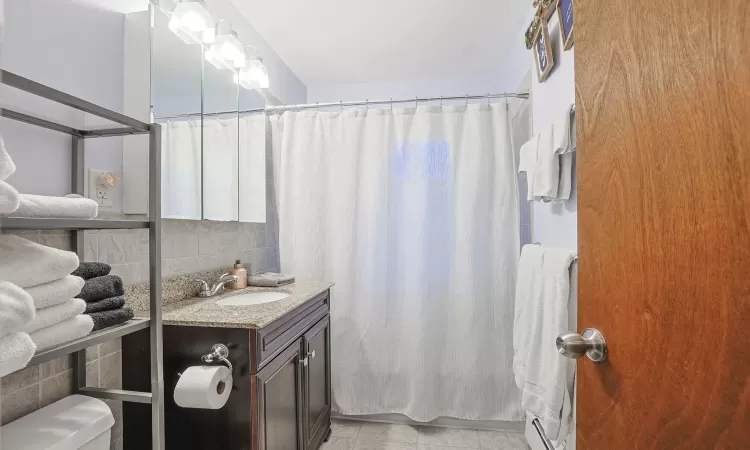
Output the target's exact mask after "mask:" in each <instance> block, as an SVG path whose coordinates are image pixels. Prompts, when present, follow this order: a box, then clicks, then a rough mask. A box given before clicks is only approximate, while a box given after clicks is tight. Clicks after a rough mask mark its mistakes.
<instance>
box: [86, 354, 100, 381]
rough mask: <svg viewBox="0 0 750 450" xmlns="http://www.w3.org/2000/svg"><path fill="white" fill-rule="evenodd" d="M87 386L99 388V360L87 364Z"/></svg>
mask: <svg viewBox="0 0 750 450" xmlns="http://www.w3.org/2000/svg"><path fill="white" fill-rule="evenodd" d="M86 386H88V387H99V360H98V359H97V360H96V361H93V362H90V363H88V364H86Z"/></svg>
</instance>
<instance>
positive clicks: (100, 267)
mask: <svg viewBox="0 0 750 450" xmlns="http://www.w3.org/2000/svg"><path fill="white" fill-rule="evenodd" d="M111 270H112V266H110V265H109V264H104V263H100V262H82V263H80V264H79V265H78V268H77V269H76V270H74V271H73V273H72V275H75V276H77V277H81V278H83V279H84V280H90V279H92V278H96V277H103V276H104V275H109V272H110V271H111Z"/></svg>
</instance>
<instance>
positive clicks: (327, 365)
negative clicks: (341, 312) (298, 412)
mask: <svg viewBox="0 0 750 450" xmlns="http://www.w3.org/2000/svg"><path fill="white" fill-rule="evenodd" d="M330 348H331V327H330V319H329V316H326V317H324V318H323V319H322V320H320V321H319V322H318V323H317V324H315V326H313V327H312V328H311V329H310V330H309V331H308V332H307V333H305V334H304V336H303V351H304V353H305V354H304V355H303V358H306V359H304V360H303V361H305V362H306V363H305V367H304V369H305V370H304V374H305V380H304V383H305V384H304V387H305V389H304V393H305V408H304V426H305V444H306V447H305V448H306V449H307V450H315V449H316V448H317V447H318V446H320V443H321V442H322V441H323V439H324V438H325V437H327V434H328V431H329V430H330V426H331V356H330Z"/></svg>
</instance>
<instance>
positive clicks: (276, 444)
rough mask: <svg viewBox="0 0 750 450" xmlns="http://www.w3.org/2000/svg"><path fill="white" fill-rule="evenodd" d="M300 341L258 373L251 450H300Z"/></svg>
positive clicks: (301, 442)
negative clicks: (253, 434) (252, 449)
mask: <svg viewBox="0 0 750 450" xmlns="http://www.w3.org/2000/svg"><path fill="white" fill-rule="evenodd" d="M301 348H302V340H301V339H298V340H297V341H295V342H293V343H292V344H290V345H289V347H288V348H287V349H286V350H284V351H283V352H282V353H281V354H280V355H278V356H277V357H276V358H274V359H273V361H271V362H270V363H268V365H267V366H266V367H264V368H263V370H261V371H260V372H258V373H257V374H256V375H255V376H254V377H253V378H252V379H251V381H252V382H254V384H255V386H254V387H255V399H254V402H253V403H254V404H255V408H254V411H253V413H254V414H256V416H255V417H254V419H253V423H254V424H257V426H254V433H255V438H254V439H253V442H254V446H253V448H254V450H295V449H296V450H303V448H304V447H303V441H302V431H303V430H302V403H303V402H302V362H301V360H302V358H301V356H300V351H301Z"/></svg>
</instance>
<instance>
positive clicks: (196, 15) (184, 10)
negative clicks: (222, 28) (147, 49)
mask: <svg viewBox="0 0 750 450" xmlns="http://www.w3.org/2000/svg"><path fill="white" fill-rule="evenodd" d="M213 24H214V19H213V17H211V13H209V12H208V11H207V10H206V8H205V7H204V6H203V5H202V4H201V3H200V2H197V1H183V2H182V3H180V4H179V5H177V7H176V8H175V10H174V11H173V12H172V16H171V18H170V19H169V29H170V30H171V31H172V33H174V34H176V35H177V36H178V37H179V38H180V39H182V41H183V42H185V43H186V44H209V43H211V42H213V41H214V38H215V36H216V30H215V29H214V25H213Z"/></svg>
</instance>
